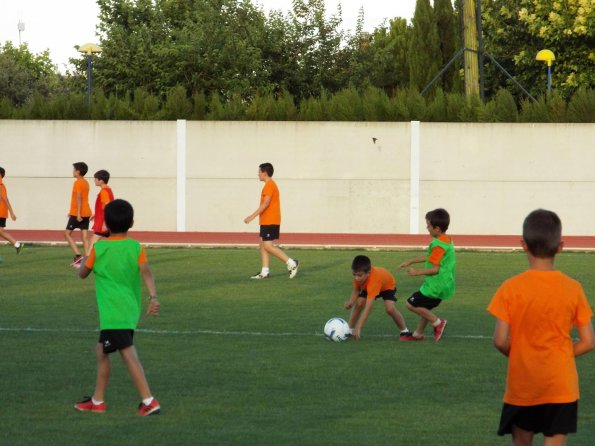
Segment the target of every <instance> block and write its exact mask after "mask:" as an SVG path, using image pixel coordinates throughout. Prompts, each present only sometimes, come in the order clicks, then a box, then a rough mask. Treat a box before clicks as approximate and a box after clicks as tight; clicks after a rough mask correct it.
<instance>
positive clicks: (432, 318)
mask: <svg viewBox="0 0 595 446" xmlns="http://www.w3.org/2000/svg"><path fill="white" fill-rule="evenodd" d="M407 308H408V309H409V310H410V311H413V312H414V313H415V314H417V315H418V316H420V317H422V318H424V319H425V320H426V321H428V322H429V323H430V324H433V323H434V322H436V320H437V319H438V316H436V315H435V314H434V313H432V312H431V311H430V310H428V309H427V308H422V307H414V306H413V305H411V304H410V303H407Z"/></svg>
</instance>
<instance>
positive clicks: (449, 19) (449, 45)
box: [434, 0, 457, 91]
mask: <svg viewBox="0 0 595 446" xmlns="http://www.w3.org/2000/svg"><path fill="white" fill-rule="evenodd" d="M434 13H435V15H436V25H437V26H438V36H439V38H440V52H441V53H442V59H441V61H442V64H441V68H442V67H444V66H445V65H446V64H447V63H448V62H450V60H451V59H452V57H453V56H454V55H455V51H456V49H457V42H456V17H455V13H454V10H453V8H452V3H451V0H434ZM455 76H456V65H455V64H453V65H451V67H450V68H449V69H448V71H447V72H445V73H444V74H443V75H442V79H441V83H442V88H443V90H444V91H451V90H452V89H453V85H454V83H455V80H456V77H455Z"/></svg>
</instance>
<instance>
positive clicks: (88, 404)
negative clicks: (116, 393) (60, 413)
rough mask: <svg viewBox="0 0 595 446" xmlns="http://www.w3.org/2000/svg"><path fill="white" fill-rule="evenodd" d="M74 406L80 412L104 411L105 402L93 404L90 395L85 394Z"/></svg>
mask: <svg viewBox="0 0 595 446" xmlns="http://www.w3.org/2000/svg"><path fill="white" fill-rule="evenodd" d="M74 408H75V409H76V410H79V411H81V412H96V413H103V412H105V402H103V403H101V404H93V399H92V398H91V397H90V396H85V397H83V400H82V401H79V402H78V403H76V404H75V405H74Z"/></svg>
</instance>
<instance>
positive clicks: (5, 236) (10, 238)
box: [0, 228, 17, 246]
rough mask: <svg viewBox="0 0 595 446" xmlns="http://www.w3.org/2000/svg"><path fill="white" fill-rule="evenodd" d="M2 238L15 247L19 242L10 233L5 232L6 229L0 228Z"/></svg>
mask: <svg viewBox="0 0 595 446" xmlns="http://www.w3.org/2000/svg"><path fill="white" fill-rule="evenodd" d="M0 237H2V238H3V239H4V240H6V241H7V242H9V243H10V244H11V245H13V246H14V245H15V243H16V242H17V241H16V240H15V239H14V238H12V236H11V235H10V234H9V233H8V232H6V231H5V230H4V228H0Z"/></svg>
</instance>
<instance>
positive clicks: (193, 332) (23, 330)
mask: <svg viewBox="0 0 595 446" xmlns="http://www.w3.org/2000/svg"><path fill="white" fill-rule="evenodd" d="M2 331H8V332H16V333H26V332H29V333H65V332H66V333H97V332H99V330H85V329H75V328H36V327H25V328H18V327H13V328H9V327H0V332H2ZM135 331H136V332H140V333H151V334H160V335H214V336H254V337H258V336H269V337H297V336H318V337H322V336H324V334H323V333H318V332H314V333H270V332H269V333H267V332H262V331H219V330H155V329H150V328H138V329H136V330H135ZM398 336H399V335H398V334H397V333H395V334H384V335H379V334H376V335H375V334H370V335H366V337H369V338H397V337H398ZM447 337H448V338H452V339H481V340H483V339H492V337H491V336H483V335H451V334H447Z"/></svg>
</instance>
